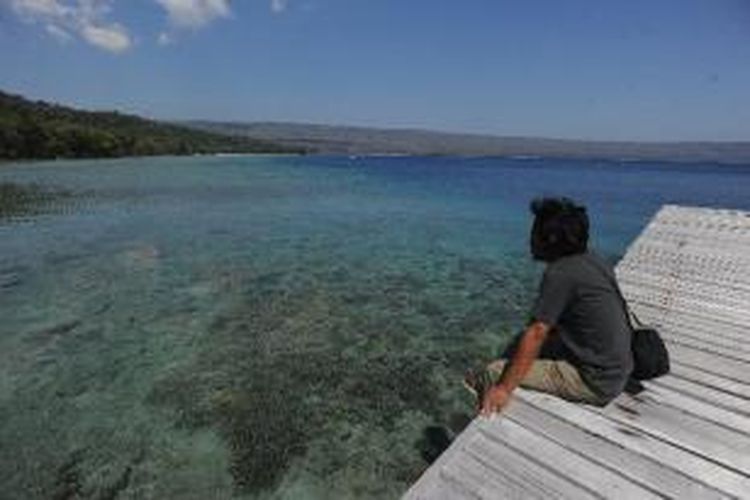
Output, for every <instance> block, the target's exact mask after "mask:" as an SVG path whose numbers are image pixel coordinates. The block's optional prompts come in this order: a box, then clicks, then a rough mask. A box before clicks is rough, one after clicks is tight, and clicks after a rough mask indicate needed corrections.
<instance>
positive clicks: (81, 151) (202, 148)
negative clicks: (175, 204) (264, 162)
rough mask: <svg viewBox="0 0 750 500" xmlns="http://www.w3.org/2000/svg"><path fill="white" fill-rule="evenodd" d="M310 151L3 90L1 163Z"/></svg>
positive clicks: (0, 121)
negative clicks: (57, 102)
mask: <svg viewBox="0 0 750 500" xmlns="http://www.w3.org/2000/svg"><path fill="white" fill-rule="evenodd" d="M304 152H305V150H304V149H303V148H298V147H290V146H284V145H280V144H276V143H274V142H273V141H267V140H258V139H253V138H250V137H239V136H230V135H226V134H220V133H212V132H207V131H201V130H195V129H190V128H188V127H184V126H179V125H174V124H169V123H162V122H157V121H154V120H148V119H145V118H141V117H138V116H134V115H127V114H123V113H119V112H116V111H101V112H99V111H96V112H91V111H81V110H77V109H73V108H69V107H66V106H61V105H58V104H52V103H48V102H44V101H31V100H28V99H26V98H24V97H22V96H19V95H13V94H9V93H5V92H2V91H0V160H22V159H52V158H113V157H123V156H154V155H193V154H213V153H295V154H301V153H304Z"/></svg>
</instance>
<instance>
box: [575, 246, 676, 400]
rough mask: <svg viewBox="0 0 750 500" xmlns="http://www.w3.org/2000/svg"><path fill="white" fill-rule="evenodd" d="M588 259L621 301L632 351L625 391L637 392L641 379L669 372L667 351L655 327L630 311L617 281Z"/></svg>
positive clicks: (640, 388) (640, 389)
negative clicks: (631, 365)
mask: <svg viewBox="0 0 750 500" xmlns="http://www.w3.org/2000/svg"><path fill="white" fill-rule="evenodd" d="M588 261H589V262H590V263H591V264H592V265H593V266H594V267H596V268H597V269H599V271H600V272H601V273H602V274H603V275H604V277H605V278H606V279H607V281H608V282H609V283H610V284H611V285H612V287H613V288H614V289H615V292H616V293H617V296H618V297H619V298H620V302H621V303H622V308H623V310H624V312H625V317H626V318H627V321H628V326H629V327H630V330H631V332H632V341H631V350H632V352H633V371H632V373H631V374H630V378H629V379H628V383H627V385H626V386H625V391H626V392H628V393H630V394H637V393H639V392H641V391H642V390H643V385H642V384H641V383H640V381H641V380H649V379H652V378H656V377H661V376H662V375H666V374H667V373H669V353H668V352H667V347H666V346H665V345H664V341H663V340H662V338H661V336H660V335H659V332H657V331H656V329H655V328H653V327H650V326H646V325H644V324H643V323H641V321H640V320H639V319H638V317H637V316H636V315H635V314H633V313H631V311H630V308H628V304H627V302H626V301H625V297H623V295H622V292H621V291H620V287H619V286H618V285H617V281H616V280H614V279H613V278H612V277H611V276H610V275H609V273H607V272H606V270H605V269H602V267H601V266H600V265H599V264H598V263H597V262H595V261H594V260H593V259H588ZM631 315H632V317H633V319H634V320H635V322H636V323H637V326H634V325H633V323H632V321H631V320H630V317H631Z"/></svg>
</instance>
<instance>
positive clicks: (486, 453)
mask: <svg viewBox="0 0 750 500" xmlns="http://www.w3.org/2000/svg"><path fill="white" fill-rule="evenodd" d="M482 420H485V421H486V419H482ZM502 420H503V419H502V418H496V419H495V421H496V422H497V423H498V424H499V423H501V422H502ZM466 457H468V458H471V459H472V460H473V461H474V463H475V466H474V468H478V467H477V466H476V465H477V464H480V465H481V467H484V468H485V469H486V470H487V472H488V473H490V475H492V476H493V477H494V478H495V479H496V480H500V479H502V482H503V483H505V486H506V487H513V488H516V489H517V491H518V492H519V493H521V494H522V495H521V496H522V497H537V498H561V499H562V498H569V499H579V498H580V499H600V498H602V497H601V496H599V495H597V494H596V493H595V492H593V491H590V490H587V489H586V488H584V487H582V486H581V485H579V484H576V483H575V482H573V481H572V480H570V478H565V477H563V476H561V475H559V474H556V473H555V472H553V471H550V470H549V469H547V468H545V467H543V466H541V465H540V464H539V463H538V462H536V461H535V460H532V459H531V458H529V456H528V455H526V454H524V453H520V452H519V450H518V449H514V448H510V447H507V446H502V445H498V443H497V442H492V441H489V440H488V439H487V438H483V439H475V440H473V442H472V443H471V444H470V445H469V446H468V447H467V449H466ZM464 463H465V462H464ZM452 465H455V462H454V464H452ZM490 498H498V495H497V493H495V494H494V495H493V496H492V497H490Z"/></svg>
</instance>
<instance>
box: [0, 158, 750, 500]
mask: <svg viewBox="0 0 750 500" xmlns="http://www.w3.org/2000/svg"><path fill="white" fill-rule="evenodd" d="M3 183H13V184H14V186H15V187H16V188H18V189H22V190H23V189H27V190H28V193H31V194H30V195H29V196H26V198H24V200H23V202H21V203H14V204H13V205H12V206H10V207H8V206H6V208H5V209H4V210H0V497H7V498H58V499H64V498H79V497H81V498H196V499H205V498H321V499H323V498H326V499H328V498H394V497H397V496H398V495H399V494H401V493H402V492H403V491H404V490H405V489H406V488H407V487H408V485H409V484H410V483H411V482H412V481H413V480H414V479H415V478H416V477H417V476H418V475H419V473H420V472H421V471H422V470H423V468H424V467H425V466H426V464H425V462H424V461H423V459H422V458H421V455H420V451H419V446H418V442H419V439H420V436H421V433H422V430H423V429H424V427H425V426H428V425H431V424H436V423H437V424H446V423H449V422H450V421H451V419H452V418H453V415H455V414H457V413H461V412H466V411H467V410H468V409H469V401H468V399H467V398H466V396H465V395H464V394H463V392H462V389H461V386H460V382H459V381H460V378H461V375H462V373H463V371H464V369H465V368H466V367H467V366H468V365H472V364H475V363H476V362H479V361H483V360H487V359H489V358H491V357H492V356H493V355H495V354H496V353H497V351H498V350H500V348H501V347H502V346H503V344H504V342H505V341H506V340H507V339H508V337H509V335H511V332H513V331H516V330H518V329H519V328H520V327H521V326H522V325H523V323H524V320H525V318H526V314H527V311H528V307H529V304H530V301H531V300H532V298H533V294H534V291H535V288H536V281H537V279H538V276H539V272H540V268H539V267H538V265H536V264H533V263H532V262H531V261H530V259H529V257H528V255H527V233H528V225H529V222H530V217H529V214H528V211H527V210H528V209H527V207H528V202H529V199H530V198H532V197H533V196H539V195H561V194H562V195H567V196H571V197H573V198H575V199H577V200H579V201H581V202H584V203H586V204H587V205H588V206H589V210H590V214H591V218H592V225H593V228H594V245H595V246H596V247H597V248H598V249H599V250H600V252H601V253H603V254H604V255H605V256H607V257H608V258H610V259H611V260H612V261H616V260H617V258H618V257H619V256H620V255H622V254H623V253H624V251H625V249H626V247H627V244H628V243H629V242H630V241H631V240H632V239H633V238H634V237H635V236H636V235H637V234H638V233H639V232H640V230H641V229H642V228H643V226H644V225H645V223H646V222H647V221H648V219H649V218H650V216H651V215H652V214H653V213H654V212H655V211H656V210H657V209H658V208H659V207H660V206H661V205H662V204H664V203H682V204H691V205H701V206H719V207H730V208H741V209H750V167H719V166H712V165H679V164H647V163H623V164H618V163H604V162H571V161H551V160H525V161H521V160H503V159H460V158H406V157H404V158H374V157H370V158H367V157H365V158H346V157H223V158H208V157H197V158H158V159H128V160H107V161H85V162H76V161H66V162H54V163H27V164H5V165H0V184H3ZM4 192H5V191H4ZM39 192H44V193H48V194H46V195H44V196H40V195H38V193H39ZM35 193H37V194H35ZM0 201H2V200H0ZM5 202H7V200H5ZM1 204H3V203H0V205H1ZM5 205H8V203H5Z"/></svg>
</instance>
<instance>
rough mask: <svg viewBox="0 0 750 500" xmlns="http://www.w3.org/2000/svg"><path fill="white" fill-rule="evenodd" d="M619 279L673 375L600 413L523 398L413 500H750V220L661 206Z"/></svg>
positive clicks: (432, 474)
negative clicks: (660, 340) (658, 336)
mask: <svg viewBox="0 0 750 500" xmlns="http://www.w3.org/2000/svg"><path fill="white" fill-rule="evenodd" d="M617 276H618V279H619V281H620V284H621V286H622V290H623V293H624V295H625V296H626V297H627V298H628V300H629V303H630V305H631V307H632V309H634V311H635V312H636V314H637V315H638V316H639V317H640V318H641V319H642V320H643V321H645V322H647V323H650V324H654V325H656V326H657V327H658V328H659V330H660V332H661V333H662V335H663V337H664V340H665V341H666V343H667V348H668V349H669V351H670V356H671V363H672V371H671V373H670V374H669V375H667V376H664V377H662V378H659V379H657V380H655V381H653V382H647V383H646V384H645V385H646V387H647V389H646V390H645V391H644V392H642V393H641V394H639V395H638V396H635V397H631V396H628V395H621V396H620V397H619V398H618V399H616V400H615V401H613V402H612V403H610V404H609V405H608V406H607V407H606V408H603V409H601V408H595V407H591V406H587V405H578V404H572V403H568V402H566V401H563V400H561V399H558V398H555V397H552V396H547V395H544V394H541V393H535V392H531V391H525V390H522V389H519V390H518V391H517V393H514V397H513V400H512V401H511V403H510V404H509V406H508V407H507V408H506V410H505V411H504V412H503V413H502V414H501V415H499V416H496V417H492V418H489V419H488V418H477V419H475V420H474V421H473V422H472V423H471V424H470V425H469V427H467V428H466V430H464V432H463V433H462V434H461V435H460V436H459V437H458V438H457V439H456V441H455V442H454V443H453V444H452V445H451V447H450V448H449V449H448V450H446V451H445V452H444V453H443V454H442V455H441V456H440V458H439V459H438V460H437V461H436V462H435V463H434V464H433V465H432V466H431V467H430V468H429V469H428V470H427V471H426V472H425V473H424V474H423V475H422V477H421V478H420V479H419V480H418V481H417V482H416V483H415V484H414V485H413V486H412V488H411V489H410V490H409V491H408V492H407V493H406V495H405V496H404V498H405V499H410V500H416V499H463V498H472V499H475V498H476V499H496V498H497V499H500V498H544V499H547V498H573V499H587V498H633V499H648V498H679V499H684V498H700V499H710V498H750V213H745V212H737V211H728V210H713V209H702V208H689V207H677V206H665V207H663V208H662V209H661V210H660V211H659V213H658V214H657V215H656V216H655V217H654V219H653V220H652V221H651V222H650V224H649V225H648V227H647V228H646V229H645V231H644V232H643V233H642V234H641V236H640V237H639V238H638V239H637V240H636V241H635V242H634V243H633V244H632V245H631V247H630V248H629V249H628V252H627V254H626V255H625V257H624V258H623V260H622V261H621V262H620V263H619V264H618V266H617Z"/></svg>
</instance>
